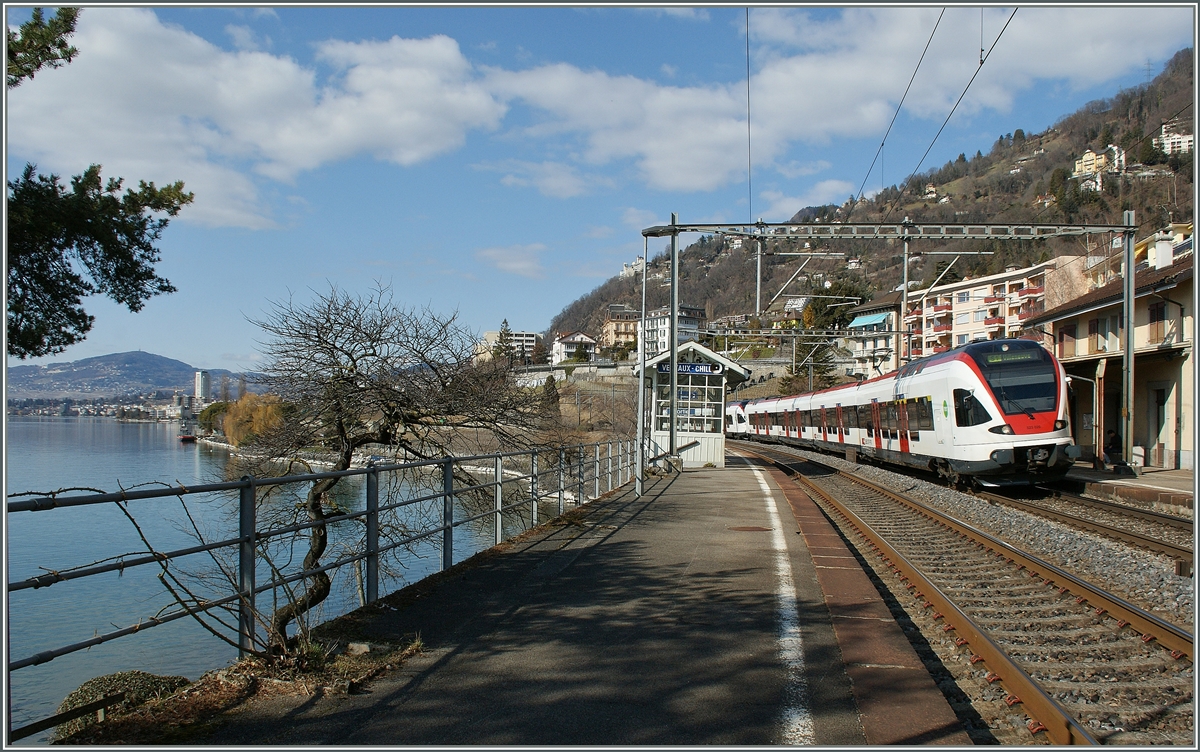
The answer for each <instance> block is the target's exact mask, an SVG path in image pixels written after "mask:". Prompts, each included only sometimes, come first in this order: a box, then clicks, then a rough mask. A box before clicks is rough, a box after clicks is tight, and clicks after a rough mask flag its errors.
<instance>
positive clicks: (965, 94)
mask: <svg viewBox="0 0 1200 752" xmlns="http://www.w3.org/2000/svg"><path fill="white" fill-rule="evenodd" d="M1018 10H1019V8H1013V12H1012V15H1011V16H1009V17H1008V20H1007V21H1005V22H1004V27H1003V28H1001V29H1000V33H999V34H997V35H996V38H995V40H993V41H992V47H991V49H990V50H988V52H987V54H986V55H984V56H983V58H981V59H980V61H979V67H977V68H976V69H975V73H973V74H972V75H971V80H970V81H968V82H967V85H966V87H964V88H963V91H962V94H960V95H959V96H958V101H956V102H955V103H954V106H953V107H951V108H950V114H948V115H946V120H945V122H943V123H942V127H941V128H938V132H937V133H936V134H934V136H933V140H932V141H930V142H929V148H928V149H926V150H925V153H924V154H923V155H921V160H920V161H919V162H917V166H916V167H915V168H914V169H913V171H912V172H911V173H909V176H908V177H907V178H905V179H904V182H903V183H901V189H900V190H901V192H903V190H904V187H903V186H905V185H907V184H908V182H909V181H911V180H912V179H913V177H914V176H915V175H916V174H917V172H918V171H919V170H920V169H921V165H923V164H924V163H925V158H926V157H928V156H929V152H931V151H933V147H934V144H936V143H937V140H938V138H939V137H940V136H941V135H942V131H944V130H946V126H947V125H948V124H949V123H950V118H952V117H954V113H955V112H956V111H957V110H958V106H959V105H960V104H962V101H963V98H964V97H966V96H967V92H968V91H970V89H971V84H973V83H975V78H976V77H977V76H979V71H981V70H983V64H984V63H986V62H987V59H988V58H989V57H991V56H992V53H993V52H994V51H995V50H996V43H997V42H999V41H1000V37H1002V36H1004V32H1005V30H1007V29H1008V25H1009V24H1010V23H1012V20H1013V18H1015V17H1016V15H1017V11H1018ZM894 209H895V206H894V205H893V206H889V207H888V210H887V213H886V214H885V215H884V217H883V221H884V222H886V221H887V220H888V217H890V216H891V215H892V211H893V210H894Z"/></svg>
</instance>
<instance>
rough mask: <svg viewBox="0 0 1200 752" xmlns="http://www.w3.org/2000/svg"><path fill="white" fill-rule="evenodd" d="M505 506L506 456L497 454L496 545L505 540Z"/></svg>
mask: <svg viewBox="0 0 1200 752" xmlns="http://www.w3.org/2000/svg"><path fill="white" fill-rule="evenodd" d="M503 507H504V458H503V457H501V456H500V455H498V454H497V455H496V545H497V546H499V545H500V542H501V541H503V540H504V523H503V521H502V520H501V517H500V515H501V510H502V509H503Z"/></svg>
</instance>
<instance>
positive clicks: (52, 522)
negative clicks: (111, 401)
mask: <svg viewBox="0 0 1200 752" xmlns="http://www.w3.org/2000/svg"><path fill="white" fill-rule="evenodd" d="M178 433H179V426H178V424H176V423H123V422H117V421H116V420H114V419H111V418H43V417H10V418H9V419H8V431H7V436H6V439H7V440H6V442H5V445H6V453H7V478H6V485H7V487H6V494H9V495H11V494H13V493H20V492H25V491H36V492H51V491H57V490H60V489H65V488H75V487H80V488H88V489H95V490H98V491H103V492H112V491H118V490H121V489H122V488H124V489H129V488H130V487H132V486H136V485H139V484H147V483H161V484H165V485H170V486H177V485H181V484H182V485H184V486H188V485H196V484H202V483H214V482H220V481H222V480H224V479H225V478H224V472H225V468H226V464H227V462H228V460H229V455H228V453H227V452H226V451H225V450H222V449H220V448H214V447H211V446H208V445H205V444H201V443H196V444H184V443H181V442H180V441H179V440H178ZM382 485H383V483H381V486H382ZM362 489H363V481H362V479H361V478H347V479H343V480H342V482H341V483H339V486H338V494H337V495H338V501H339V504H341V505H343V506H344V507H348V508H350V509H362V508H363V496H364V494H363V490H362ZM80 493H87V491H82V492H80ZM185 498H187V500H188V508H187V512H186V513H185V509H184V504H183V503H182V502H181V501H180V499H179V498H176V497H168V498H165V499H154V500H144V501H134V502H130V506H129V508H130V510H131V512H132V513H133V515H134V517H135V519H136V522H137V526H138V527H140V528H141V533H140V535H144V536H145V537H146V539H147V540H148V541H149V542H150V543H151V544H152V545H153V546H154V548H155V549H156V550H160V551H166V550H172V549H174V548H183V547H186V546H190V545H194V544H195V542H196V540H195V538H194V537H193V536H192V535H191V534H190V533H189V528H190V524H191V523H190V521H189V518H188V515H189V514H190V515H191V517H192V518H194V519H195V521H196V523H197V524H198V525H199V526H200V528H201V529H202V530H204V531H205V532H206V533H208V534H209V535H210V536H220V537H219V538H218V537H210V538H209V540H219V539H224V538H228V537H234V536H236V529H237V527H236V512H237V509H236V502H235V501H233V502H231V500H230V498H231V497H230V496H229V495H226V496H225V497H224V498H217V497H216V496H209V497H199V496H197V497H185ZM285 503H289V502H285ZM434 503H435V504H436V506H438V507H440V501H438V502H434ZM342 524H343V525H351V527H353V525H352V524H351V523H342ZM512 524H513V526H514V528H520V527H523V525H522V522H521V520H520V519H519V518H517V517H514V519H513V520H512ZM505 528H506V531H505V532H506V533H507V534H512V533H513V532H516V530H515V529H514V530H509V529H508V528H509V520H508V517H507V516H506V521H505ZM360 531H361V524H359V525H357V527H356V528H354V529H353V530H350V531H349V532H346V530H345V529H343V531H342V537H344V538H345V537H347V536H350V535H355V536H356V535H359V534H360ZM5 535H6V541H5V544H6V545H5V551H6V554H7V566H8V572H7V579H8V582H10V583H11V582H18V581H21V580H24V579H27V578H29V577H31V576H35V575H38V574H43V573H44V572H45V571H46V570H47V569H55V570H63V569H67V568H70V567H75V566H82V565H87V564H91V563H93V562H96V561H99V560H102V559H106V558H109V557H113V556H119V555H121V554H131V553H144V552H145V551H146V545H145V543H144V542H143V541H142V540H141V537H140V535H139V531H138V529H137V528H136V527H135V525H134V524H133V522H131V521H130V520H129V519H128V518H127V517H126V516H125V515H124V514H122V513H121V511H120V510H119V509H118V508H117V506H116V505H115V504H104V505H93V506H89V507H74V508H67V509H55V510H50V511H44V512H18V513H13V514H7V515H6V526H5ZM492 535H493V533H492V530H491V527H490V525H485V524H483V523H482V522H480V523H478V524H472V525H471V526H469V527H464V528H460V529H459V531H456V539H455V561H461V560H462V559H463V558H465V557H467V556H469V555H470V554H472V553H474V552H475V551H477V550H480V549H482V548H485V547H487V546H488V545H490V544H491V537H492ZM337 537H338V532H337V531H333V532H331V535H330V538H331V541H335V542H336V541H337ZM302 555H303V554H302V552H301V553H300V554H298V555H297V556H296V558H295V561H296V562H297V563H298V562H299V559H300V558H301V557H302ZM333 558H334V557H331V556H330V555H329V554H326V557H325V561H332V560H333ZM204 563H205V562H201V563H200V564H201V565H203V564H204ZM195 566H197V565H193V568H195ZM439 568H440V553H439V552H438V551H436V550H435V549H434V548H433V547H432V546H425V547H424V548H418V549H417V550H416V551H414V552H413V553H412V554H411V555H408V554H406V558H405V559H404V561H403V571H402V572H401V573H400V574H399V575H398V577H397V578H395V579H392V580H389V581H383V582H381V583H380V593H381V594H382V593H387V592H390V591H391V590H394V589H396V588H397V587H400V586H402V585H403V584H405V583H408V582H414V581H416V580H418V579H420V578H421V577H424V576H426V575H427V574H430V573H432V572H434V571H437V570H438V569H439ZM201 569H203V567H201ZM209 569H210V570H211V567H209ZM344 569H345V570H347V571H344V572H342V573H341V574H340V575H338V576H335V580H334V581H335V586H334V588H335V589H334V592H333V594H332V595H331V596H330V598H329V600H328V601H327V602H326V603H325V604H323V607H322V608H321V611H320V613H319V614H317V616H316V618H315V619H314V622H318V621H321V620H323V619H327V618H332V617H334V616H337V615H339V614H341V613H345V612H347V611H349V610H351V609H353V608H355V607H357V606H358V605H359V603H358V592H357V587H356V586H355V585H354V581H353V579H352V577H351V576H350V571H349V568H344ZM197 571H198V570H197ZM159 572H160V570H159V569H158V567H156V566H154V565H146V566H141V567H137V568H133V569H129V570H127V571H125V572H123V573H121V574H118V573H116V572H113V573H108V574H102V575H97V576H93V577H88V578H84V579H81V580H74V581H69V582H60V583H58V584H55V585H53V586H52V587H48V588H39V589H30V590H22V591H18V592H14V593H11V594H10V595H9V612H8V619H7V626H8V639H9V660H10V661H12V660H17V659H21V658H25V657H28V656H31V655H33V654H36V653H37V652H39V651H42V650H47V649H51V648H56V647H62V646H65V645H68V644H71V643H75V642H79V641H82V640H86V639H89V638H91V637H93V636H94V635H97V634H104V633H106V632H111V631H113V630H114V629H116V628H121V627H127V626H130V625H132V624H135V623H137V622H138V621H139V620H141V621H144V620H145V619H147V618H148V617H151V616H153V615H154V614H155V613H156V612H157V611H159V610H160V609H168V610H173V609H172V608H171V607H172V606H173V603H174V602H173V600H172V598H171V596H170V594H169V593H167V591H166V589H165V588H164V587H163V585H162V584H161V583H160V582H159V581H158V579H157V578H156V575H157V574H159ZM258 577H259V582H260V583H261V582H265V581H266V580H265V573H261V572H260V574H259V575H258ZM259 597H260V598H266V599H269V598H270V596H269V595H266V594H264V595H261V596H259ZM262 605H263V601H261V600H260V607H261V606H262ZM236 657H237V650H236V648H234V647H232V646H230V645H227V644H226V643H224V642H222V641H221V640H219V639H217V638H216V637H214V636H213V635H212V634H210V633H209V632H208V631H207V630H205V629H204V628H203V627H202V626H201V625H199V624H197V623H196V621H195V620H193V619H190V618H183V619H179V620H176V621H173V622H170V623H168V624H165V625H162V626H157V627H154V628H152V629H149V630H147V631H145V632H142V633H138V634H134V635H130V636H127V637H122V638H119V639H117V640H113V641H111V642H107V643H104V644H102V645H97V646H94V647H91V648H89V649H87V650H85V651H79V652H76V653H72V654H69V655H65V656H61V657H59V658H56V659H54V660H53V661H50V662H48V663H45V664H42V665H38V666H29V667H27V668H23V669H20V670H18V671H15V672H11V673H10V674H9V681H10V685H9V690H10V694H9V707H10V712H11V716H12V726H13V728H18V727H20V726H23V725H25V724H28V723H31V722H34V721H37V720H40V719H42V718H46V717H48V716H50V715H53V714H54V713H55V712H56V711H57V708H58V705H59V703H61V702H62V700H63V698H64V697H66V695H67V694H68V693H70V692H71V691H72V690H74V689H75V688H76V687H78V686H79V685H80V684H82V683H83V682H84V681H86V680H88V679H90V678H93V677H96V676H101V675H104V674H108V673H113V672H116V671H128V670H140V671H147V672H150V673H155V674H167V675H182V676H186V677H188V678H189V679H193V680H194V679H196V678H198V677H199V676H200V675H201V674H202V673H204V672H205V671H208V670H210V669H213V668H219V667H221V666H223V665H226V664H228V663H229V662H230V661H232V660H233V659H235V658H236ZM48 733H49V732H47V734H42V735H38V736H33V737H30V738H28V739H26V740H23V741H22V742H19V743H21V744H28V743H32V744H38V743H44V742H45V740H46V739H47V738H48Z"/></svg>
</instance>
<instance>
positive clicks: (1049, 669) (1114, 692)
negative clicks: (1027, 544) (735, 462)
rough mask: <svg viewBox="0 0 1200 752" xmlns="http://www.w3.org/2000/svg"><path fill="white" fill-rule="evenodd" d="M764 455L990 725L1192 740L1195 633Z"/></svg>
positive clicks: (909, 506) (1055, 738)
mask: <svg viewBox="0 0 1200 752" xmlns="http://www.w3.org/2000/svg"><path fill="white" fill-rule="evenodd" d="M748 451H749V450H748ZM752 451H753V452H755V453H758V454H760V455H761V456H763V457H764V458H765V459H768V460H770V461H772V462H775V463H776V464H777V465H779V466H782V467H784V469H786V470H788V471H789V472H793V473H796V474H798V475H799V476H800V479H801V482H802V484H803V485H804V486H805V487H806V489H807V490H808V491H809V494H810V496H812V497H813V499H814V501H817V503H818V504H820V505H821V506H822V507H823V508H825V509H826V512H827V513H828V514H829V515H830V517H831V519H833V520H834V521H835V523H836V524H838V525H839V527H840V528H841V529H842V530H843V532H844V534H845V535H846V537H847V538H848V539H849V540H850V541H851V542H852V543H854V544H855V545H856V546H857V547H858V549H859V551H860V553H861V554H862V555H863V556H864V558H865V559H866V560H867V561H869V562H873V563H874V565H875V569H876V572H877V573H878V574H880V576H881V579H882V580H883V581H884V582H885V583H886V584H887V585H888V587H889V589H890V590H892V592H893V593H894V595H895V598H896V599H897V601H898V602H899V603H900V604H901V605H902V606H903V607H904V608H905V609H906V611H908V612H909V613H910V614H911V615H912V617H913V618H912V620H913V622H914V623H916V624H919V625H922V626H923V631H924V632H925V633H926V639H927V640H928V641H929V642H930V644H931V646H934V644H935V643H938V644H940V645H941V646H942V650H943V651H944V652H945V654H944V655H943V656H942V659H943V662H944V663H946V664H947V666H948V667H949V666H950V665H952V664H953V665H956V666H957V667H958V669H959V674H960V675H961V677H962V678H966V679H969V680H973V681H974V682H975V683H976V684H977V685H978V686H981V687H984V689H982V690H980V691H979V692H976V694H975V696H974V697H973V699H981V700H985V701H987V702H985V703H984V704H988V703H990V707H991V708H992V710H990V711H989V710H987V709H982V710H979V712H980V715H981V716H983V717H985V718H986V717H988V714H989V713H990V714H991V715H992V717H996V716H997V715H999V716H1001V717H1003V718H1011V717H1012V716H1013V715H1019V716H1020V717H1021V719H1022V720H1023V721H1024V723H1025V724H1026V727H1027V729H1028V731H1029V732H1030V733H1032V734H1033V736H1030V735H1029V734H1026V735H1025V737H1024V738H1025V739H1026V740H1028V741H1029V742H1031V743H1036V741H1037V740H1038V739H1040V738H1044V737H1048V741H1050V742H1051V743H1057V744H1096V743H1103V744H1118V745H1142V744H1177V745H1185V744H1186V745H1190V744H1192V743H1193V740H1194V736H1193V734H1194V731H1193V729H1194V717H1193V714H1194V707H1193V685H1194V674H1193V662H1192V661H1193V651H1192V635H1191V633H1190V632H1189V631H1187V630H1186V629H1184V628H1181V627H1178V626H1176V625H1174V624H1171V623H1170V622H1168V621H1165V620H1163V619H1161V618H1159V617H1156V616H1154V615H1152V614H1150V613H1148V612H1146V611H1143V610H1142V609H1140V608H1138V607H1136V606H1134V605H1132V604H1130V603H1128V602H1126V601H1124V600H1123V599H1121V598H1119V597H1117V596H1114V595H1112V594H1109V593H1106V592H1104V591H1103V590H1101V589H1100V588H1097V587H1095V586H1093V585H1090V584H1089V583H1087V582H1085V581H1084V580H1082V579H1081V578H1079V577H1076V576H1074V575H1072V574H1070V573H1068V572H1066V571H1064V570H1062V569H1059V568H1058V567H1055V566H1054V565H1052V564H1050V563H1049V562H1046V561H1043V560H1041V559H1039V558H1037V557H1035V556H1032V555H1030V554H1027V553H1025V552H1023V551H1020V550H1018V549H1016V548H1015V547H1013V546H1010V545H1009V544H1007V543H1005V542H1003V541H1001V540H998V539H997V538H995V537H993V536H991V535H989V534H987V533H985V532H983V531H981V530H979V529H977V528H974V527H972V526H971V525H968V524H966V523H963V522H960V521H958V520H955V519H953V518H950V517H947V516H946V515H944V514H943V513H941V512H939V511H938V510H936V509H934V508H932V507H929V506H927V505H924V504H921V503H920V502H917V501H915V500H912V499H908V498H905V497H903V496H901V495H900V494H897V493H895V492H893V491H891V490H889V489H886V488H882V487H879V486H875V485H873V484H871V483H869V482H866V481H865V480H863V479H862V478H856V477H853V476H851V475H849V474H847V473H843V472H839V471H835V470H833V469H832V468H829V467H826V466H823V465H819V464H816V463H813V462H811V461H808V460H804V459H801V458H798V457H796V456H794V455H791V454H789V453H785V452H778V451H773V450H770V449H765V448H762V447H757V446H756V447H755V448H754V449H753V450H752ZM935 649H937V648H936V647H935ZM956 678H959V677H956ZM988 687H990V688H991V689H990V691H989V689H988ZM999 687H1003V690H1002V691H1001V690H999V689H998V688H999ZM968 694H970V693H968ZM1005 707H1007V708H1008V710H1007V711H1005V710H1004V709H1003V708H1005ZM996 723H1000V721H996ZM1043 733H1044V737H1043Z"/></svg>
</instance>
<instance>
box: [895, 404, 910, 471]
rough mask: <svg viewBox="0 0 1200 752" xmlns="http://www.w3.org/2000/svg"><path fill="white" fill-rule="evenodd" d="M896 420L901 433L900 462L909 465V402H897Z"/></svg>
mask: <svg viewBox="0 0 1200 752" xmlns="http://www.w3.org/2000/svg"><path fill="white" fill-rule="evenodd" d="M896 420H897V421H898V423H899V425H898V426H897V428H898V429H899V431H900V461H901V462H903V463H905V464H907V463H908V453H909V451H910V449H909V443H908V400H896Z"/></svg>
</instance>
